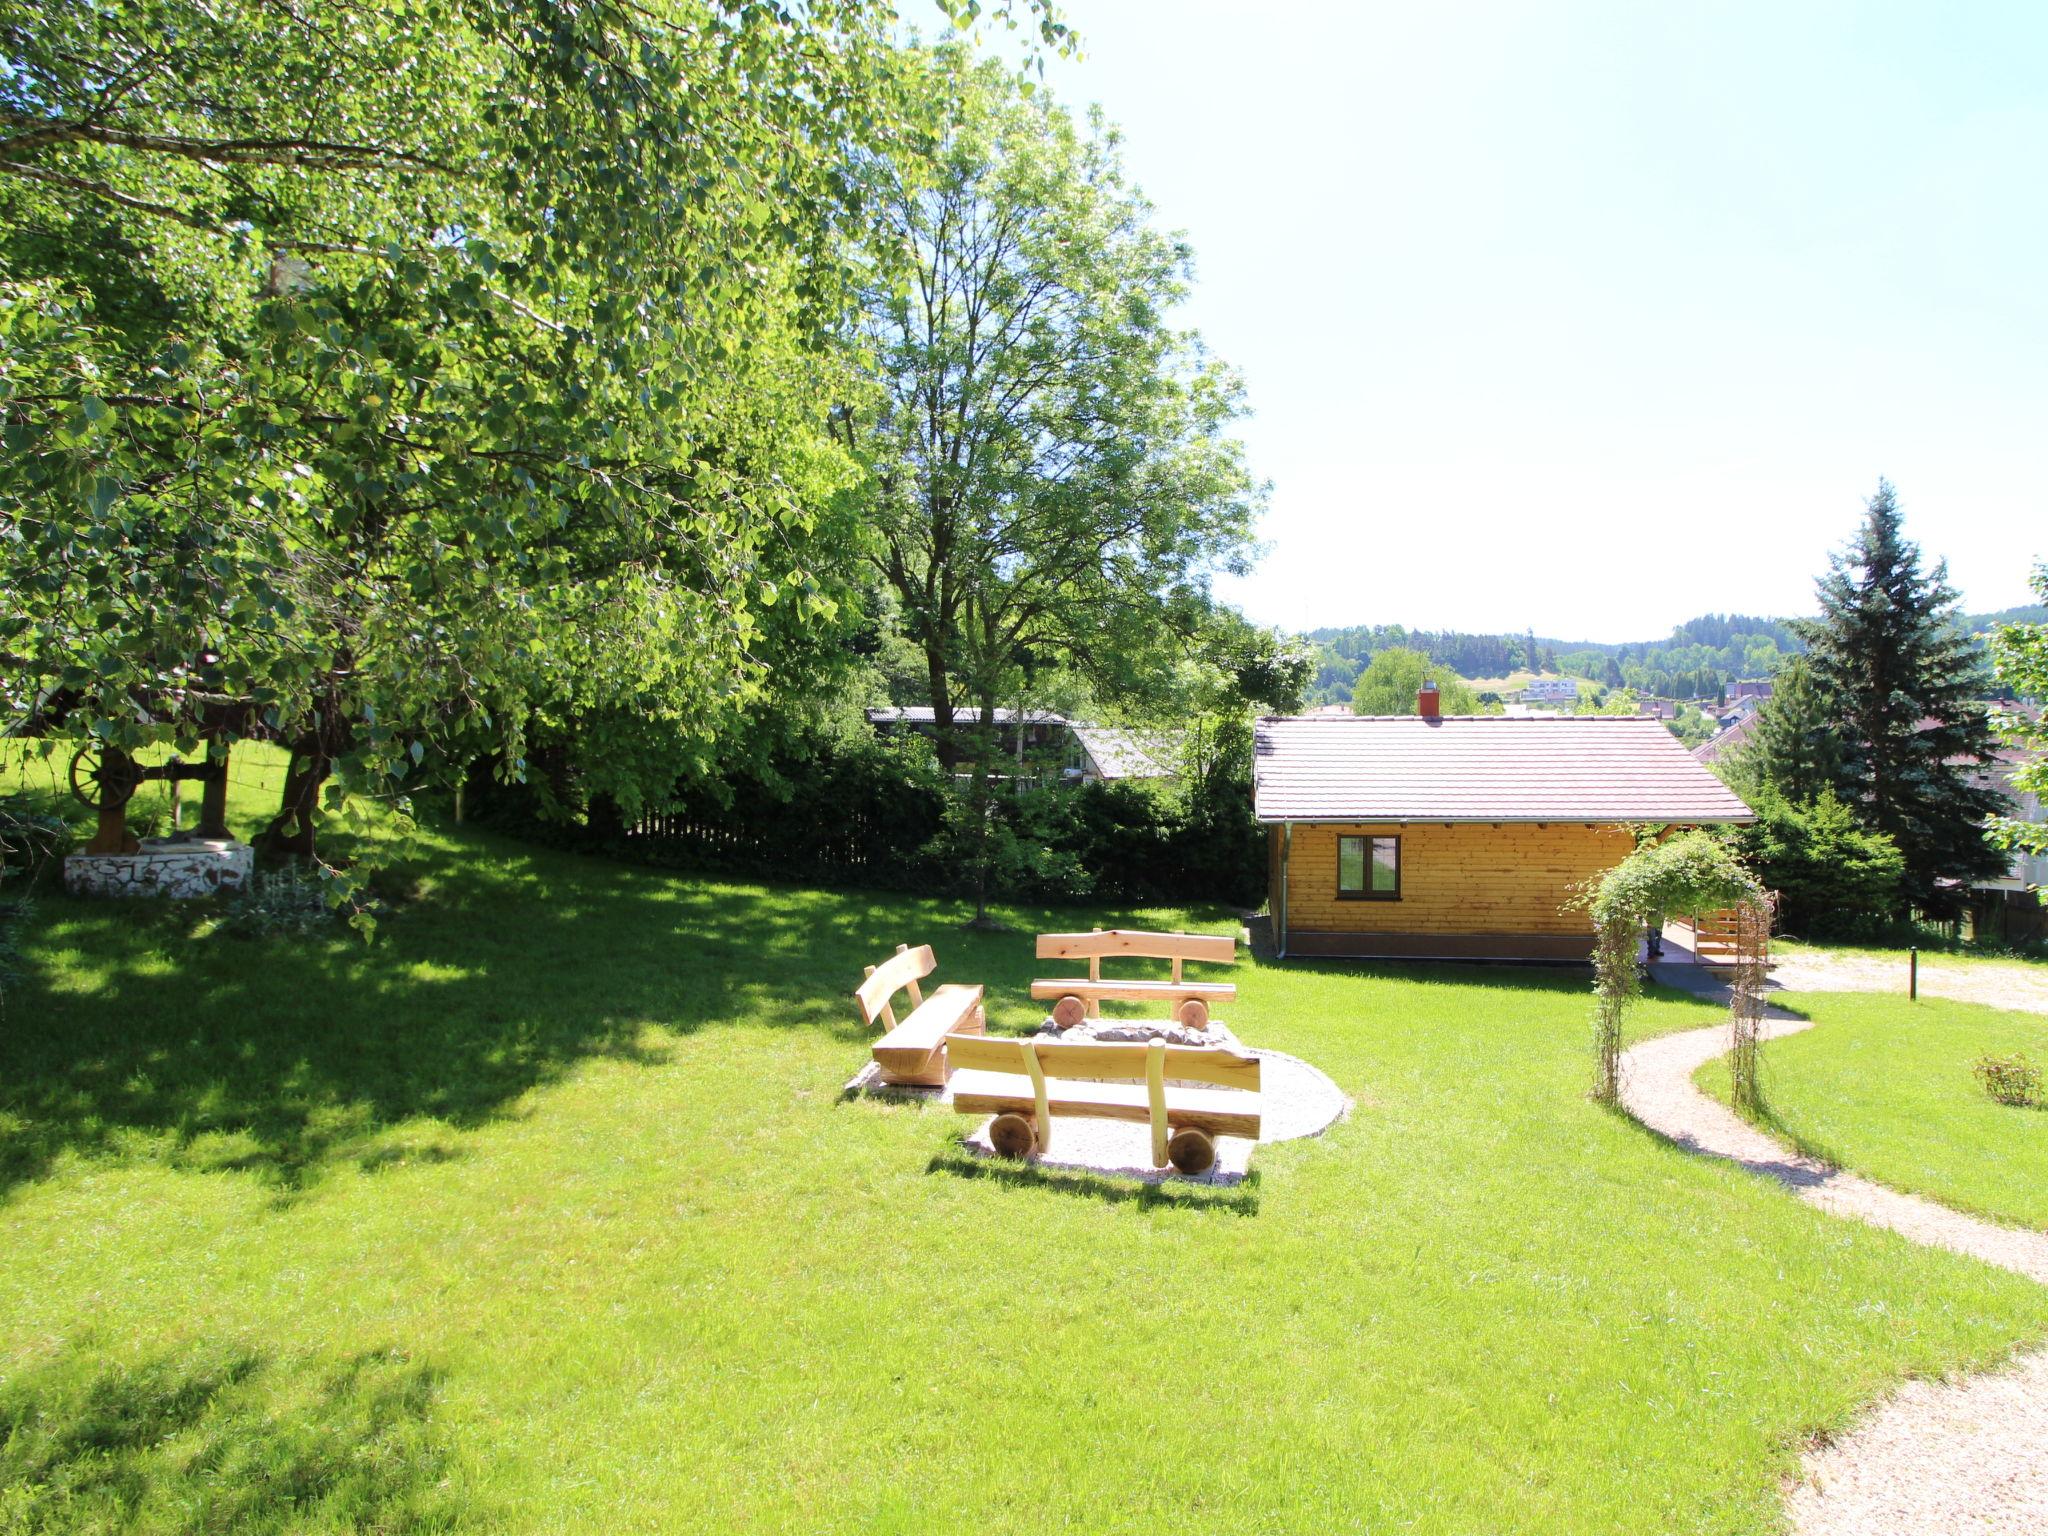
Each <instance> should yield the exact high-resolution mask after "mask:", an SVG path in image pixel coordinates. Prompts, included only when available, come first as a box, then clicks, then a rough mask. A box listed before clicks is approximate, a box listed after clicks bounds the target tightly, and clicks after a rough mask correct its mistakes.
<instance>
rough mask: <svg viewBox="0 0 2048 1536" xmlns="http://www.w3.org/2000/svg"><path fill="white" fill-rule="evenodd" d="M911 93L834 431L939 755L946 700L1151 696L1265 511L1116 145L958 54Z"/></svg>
mask: <svg viewBox="0 0 2048 1536" xmlns="http://www.w3.org/2000/svg"><path fill="white" fill-rule="evenodd" d="M921 80H922V88H923V89H924V90H925V91H926V92H928V93H929V94H930V96H931V98H932V99H933V100H934V101H935V102H936V103H938V107H937V111H938V113H939V117H940V128H939V138H938V142H937V144H936V146H935V147H934V150H933V152H932V153H931V155H930V156H929V158H928V159H927V160H924V161H921V162H917V161H900V162H897V163H895V164H893V165H891V166H889V167H886V168H885V170H884V173H883V181H884V188H883V193H882V204H883V208H884V222H885V225H886V228H887V230H888V238H889V245H888V247H887V248H886V249H885V250H883V251H882V252H880V253H879V254H878V256H877V259H876V263H875V270H874V281H873V282H872V283H871V285H870V288H869V292H868V303H867V314H868V322H869V324H868V333H869V339H870V343H871V346H872V350H873V352H874V355H875V357H876V359H877V362H878V366H879V372H880V378H881V381H882V387H881V388H880V389H879V390H878V391H876V392H875V394H874V395H873V396H871V397H868V398H866V399H864V400H862V401H859V402H857V403H856V404H855V405H854V406H853V407H851V408H849V409H848V410H847V411H846V412H844V413H842V417H841V423H842V428H843V431H844V441H845V442H846V444H847V446H848V448H849V449H850V450H851V451H854V452H856V453H858V454H860V455H861V456H862V457H863V458H864V459H866V460H867V461H868V462H869V463H870V464H871V465H872V467H873V472H874V477H873V481H872V484H873V506H872V509H871V516H872V520H873V525H874V529H875V532H876V542H875V546H874V550H873V555H872V559H873V563H874V566H875V570H876V573H877V576H878V578H879V579H880V580H881V582H882V583H884V584H885V586H886V588H887V589H888V591H889V593H890V594H891V596H892V598H893V600H894V603H895V605H896V609H897V611H898V613H899V614H900V622H901V624H902V626H903V629H904V632H905V633H906V634H907V635H908V636H909V638H910V639H911V640H912V641H913V642H914V643H915V644H916V645H917V647H918V648H919V650H920V651H921V652H922V654H923V658H924V662H925V672H926V688H927V692H928V697H929V698H930V701H931V705H932V708H933V711H934V714H935V716H936V718H937V720H938V722H939V739H940V741H941V743H942V745H943V749H944V750H945V751H947V752H948V753H949V754H950V753H951V752H952V751H953V746H952V741H953V737H952V734H951V732H950V731H949V730H948V725H949V724H950V721H951V720H952V717H953V712H954V709H955V706H956V704H957V703H959V702H961V701H962V700H963V699H964V700H965V701H966V702H970V703H972V704H975V705H977V706H980V707H983V708H991V707H993V706H994V705H996V704H997V703H998V702H1001V701H1004V700H1007V699H1009V698H1011V697H1014V696H1015V695H1016V694H1017V693H1018V692H1019V691H1021V690H1022V689H1024V688H1026V687H1027V686H1028V685H1029V682H1030V679H1031V677H1032V675H1033V674H1034V672H1036V671H1039V670H1042V669H1044V668H1047V667H1051V666H1058V667H1061V668H1065V669H1067V670H1069V671H1071V672H1073V673H1076V674H1077V675H1079V676H1080V677H1081V678H1083V679H1084V680H1085V681H1086V682H1087V684H1088V685H1089V687H1090V688H1091V690H1092V691H1093V692H1094V694H1095V695H1096V696H1097V697H1098V698H1100V699H1112V700H1113V699H1116V698H1120V697H1125V698H1128V697H1141V696H1144V695H1145V694H1147V693H1153V694H1156V693H1158V692H1160V691H1162V682H1163V679H1165V678H1166V677H1167V676H1168V675H1169V674H1170V672H1171V671H1172V669H1173V667H1174V666H1175V664H1176V662H1177V661H1178V660H1179V659H1180V658H1181V657H1183V656H1184V655H1186V654H1187V653H1188V651H1189V650H1190V649H1192V648H1194V647H1196V646H1198V645H1199V643H1200V642H1201V641H1202V639H1203V638H1204V637H1205V635H1206V633H1207V630H1208V627H1209V625H1210V623H1211V620H1212V617H1213V613H1214V609H1213V605H1212V604H1211V602H1210V598H1209V591H1208V581H1209V577H1210V575H1211V574H1212V573H1213V572H1214V571H1216V570H1219V569H1241V568H1242V567H1243V565H1244V562H1245V560H1246V558H1247V557H1248V554H1249V543H1248V541H1249V537H1250V528H1251V520H1252V517H1253V514H1254V512H1255V511H1256V509H1257V506H1258V504H1259V500H1260V495H1261V493H1260V491H1259V488H1258V487H1257V486H1255V485H1254V484H1253V482H1252V480H1251V478H1250V476H1249V474H1248V473H1247V472H1246V470H1245V467H1244V463H1243V458H1242V453H1241V450H1240V448H1239V445H1238V444H1237V442H1236V441H1235V440H1234V439H1233V438H1232V437H1230V436H1229V435H1228V429H1229V427H1230V425H1231V423H1232V422H1233V421H1234V420H1235V418H1236V417H1237V415H1238V413H1239V410H1240V388H1239V384H1238V381H1237V379H1236V378H1235V376H1234V375H1232V374H1231V373H1229V372H1228V371H1227V370H1225V369H1223V368H1221V367H1220V366H1218V365H1217V364H1215V363H1214V362H1213V361H1211V360H1209V359H1208V358H1207V357H1206V356H1205V354H1204V353H1203V352H1202V350H1201V347H1200V344H1199V342H1198V341H1197V339H1196V338H1195V337H1193V336H1192V335H1190V334H1188V333H1186V332H1184V331H1181V330H1178V329H1176V328H1175V327H1174V325H1173V324H1172V322H1171V316H1170V311H1171V310H1172V308H1173V306H1174V305H1175V304H1176V303H1177V301H1178V300H1179V299H1180V298H1181V296H1182V295H1183V293H1184V291H1185V287H1186V282H1187V270H1188V259H1189V258H1188V250H1187V248H1186V246H1185V245H1184V244H1182V243H1181V242H1180V241H1178V240H1176V239H1173V238H1170V237H1168V236H1166V235H1163V234H1161V233H1160V232H1158V231H1157V230H1155V229H1154V228H1153V227H1152V225H1151V208H1150V206H1149V205H1148V204H1147V203H1146V202H1145V201H1144V200H1143V198H1142V197H1141V196H1139V194H1138V193H1137V192H1136V191H1134V190H1133V189H1132V188H1131V187H1130V186H1129V185H1128V183H1127V181H1126V179H1125V176H1124V172H1123V168H1122V165H1121V162H1120V158H1119V153H1118V146H1117V140H1116V138H1115V136H1114V134H1112V133H1110V132H1108V131H1107V130H1106V129H1104V128H1103V127H1102V125H1101V124H1100V122H1099V121H1097V122H1095V123H1093V124H1092V125H1091V126H1090V128H1089V129H1088V130H1087V131H1085V132H1084V131H1083V130H1081V129H1080V128H1078V127H1077V126H1076V125H1075V123H1074V122H1073V120H1072V119H1071V118H1070V117H1069V116H1068V115H1067V113H1066V112H1065V111H1063V110H1062V109H1061V108H1060V107H1059V106H1057V105H1056V104H1055V103H1054V102H1052V101H1051V100H1050V98H1049V97H1048V96H1047V95H1046V94H1045V93H1043V92H1038V93H1035V94H1032V95H1026V94H1025V93H1024V91H1023V89H1022V87H1021V86H1020V85H1019V83H1018V82H1016V81H1015V80H1013V79H1012V78H1010V77H1008V76H1006V75H1005V74H1003V73H1002V72H1001V71H1000V70H998V69H996V68H995V67H993V66H992V65H979V66H977V65H975V64H973V63H972V62H971V61H969V60H968V59H967V58H966V57H965V56H964V55H962V54H961V53H959V52H958V51H957V50H952V49H945V50H941V51H939V52H937V53H936V54H934V55H933V56H932V57H931V58H930V59H929V61H928V65H927V68H926V69H925V70H924V71H923V72H922V75H921Z"/></svg>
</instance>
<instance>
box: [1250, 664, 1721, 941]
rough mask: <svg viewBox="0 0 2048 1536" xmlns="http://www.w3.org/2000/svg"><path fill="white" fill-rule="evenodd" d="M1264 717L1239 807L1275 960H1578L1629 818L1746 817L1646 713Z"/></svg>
mask: <svg viewBox="0 0 2048 1536" xmlns="http://www.w3.org/2000/svg"><path fill="white" fill-rule="evenodd" d="M1436 704H1437V699H1436V694H1435V692H1434V690H1425V691H1424V693H1423V694H1422V695H1421V697H1420V699H1419V700H1418V705H1419V707H1420V708H1421V710H1422V713H1421V714H1419V715H1379V716H1370V715H1362V716H1354V717H1351V718H1348V719H1340V718H1332V717H1324V716H1315V715H1281V716H1269V717H1267V718H1265V719H1262V720H1260V721H1259V722H1258V726H1257V736H1256V757H1255V763H1254V769H1253V790H1252V796H1253V804H1254V809H1255V811H1256V814H1257V817H1258V820H1259V821H1260V823H1262V824H1263V825H1264V826H1265V827H1266V828H1267V829H1268V833H1267V835H1268V839H1269V856H1270V864H1269V869H1268V878H1269V888H1270V893H1271V894H1270V906H1271V911H1272V920H1273V934H1274V941H1275V944H1276V946H1277V948H1278V950H1279V953H1280V954H1282V955H1283V956H1285V955H1334V956H1365V957H1374V956H1407V957H1415V958H1444V959H1460V958H1462V959H1514V960H1583V959H1585V958H1586V957H1587V956H1588V955H1590V954H1591V952H1592V946H1593V925H1592V921H1591V919H1590V918H1588V917H1587V915H1586V914H1585V913H1584V912H1581V911H1576V910H1572V909H1571V905H1570V903H1571V900H1572V896H1573V893H1574V889H1575V888H1576V887H1577V886H1578V885H1579V884H1580V883H1581V882H1583V881H1585V880H1588V879H1590V878H1592V877H1594V876H1596V875H1599V874H1600V873H1601V872H1603V871H1604V870H1607V869H1609V868H1612V867H1613V866H1614V865H1615V864H1616V863H1618V862H1620V860H1621V859H1623V858H1624V857H1626V856H1627V854H1628V853H1629V850H1630V849H1631V848H1632V847H1633V846H1634V842H1633V838H1632V836H1631V832H1630V828H1631V826H1633V825H1635V824H1638V823H1652V824H1656V825H1674V824H1676V825H1686V826H1695V825H1705V824H1713V823H1726V822H1746V821H1751V820H1754V819H1755V818H1754V815H1753V813H1752V812H1751V811H1750V808H1749V807H1748V806H1747V805H1745V804H1743V802H1742V800H1741V799H1740V798H1739V797H1738V796H1737V795H1736V794H1735V793H1734V792H1733V791H1732V790H1730V789H1729V788H1728V787H1727V786H1726V785H1725V784H1723V783H1722V782H1721V781H1720V780H1719V779H1717V778H1715V777H1714V775H1713V774H1712V773H1711V772H1709V771H1708V770H1707V768H1706V767H1705V766H1703V765H1702V764H1701V763H1699V762H1697V761H1696V760H1695V759H1694V758H1693V757H1692V755H1691V754H1690V753H1688V752H1687V751H1686V749H1685V747H1684V746H1683V745H1682V744H1681V743H1680V742H1679V741H1678V739H1677V738H1676V737H1675V736H1673V735H1672V734H1671V733H1670V732H1669V731H1668V730H1666V729H1665V728H1664V726H1663V725H1662V724H1661V723H1660V722H1658V721H1656V720H1646V719H1631V718H1623V717H1617V716H1568V717H1560V718H1556V719H1530V718H1515V717H1512V716H1504V715H1459V716H1450V717H1445V716H1442V715H1440V714H1439V713H1437V710H1436Z"/></svg>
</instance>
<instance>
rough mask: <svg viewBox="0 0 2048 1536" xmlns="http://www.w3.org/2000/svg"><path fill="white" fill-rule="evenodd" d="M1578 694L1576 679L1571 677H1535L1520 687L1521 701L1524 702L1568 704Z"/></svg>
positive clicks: (1576, 697)
mask: <svg viewBox="0 0 2048 1536" xmlns="http://www.w3.org/2000/svg"><path fill="white" fill-rule="evenodd" d="M1578 696H1579V684H1578V679H1576V678H1571V677H1535V678H1531V679H1530V680H1529V681H1528V683H1527V684H1525V685H1524V686H1523V688H1522V702H1523V703H1525V704H1556V703H1565V704H1569V703H1573V702H1574V701H1576V700H1577V699H1578Z"/></svg>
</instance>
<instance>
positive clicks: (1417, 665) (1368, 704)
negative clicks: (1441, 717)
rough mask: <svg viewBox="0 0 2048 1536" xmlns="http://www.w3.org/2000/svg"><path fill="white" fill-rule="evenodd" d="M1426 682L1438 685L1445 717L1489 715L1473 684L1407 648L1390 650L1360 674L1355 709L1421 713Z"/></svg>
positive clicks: (1369, 712)
mask: <svg viewBox="0 0 2048 1536" xmlns="http://www.w3.org/2000/svg"><path fill="white" fill-rule="evenodd" d="M1425 682H1433V683H1435V684H1436V687H1437V708H1438V709H1439V710H1440V711H1441V712H1442V713H1444V714H1447V715H1478V714H1484V713H1485V711H1484V710H1483V709H1482V708H1481V707H1480V704H1479V695H1478V694H1476V693H1474V692H1473V691H1472V687H1471V685H1470V684H1469V683H1466V682H1465V681H1464V680H1463V679H1462V678H1460V677H1458V675H1457V674H1456V673H1454V672H1452V671H1451V670H1450V668H1448V667H1444V666H1439V665H1438V664H1437V663H1435V662H1433V661H1431V660H1430V659H1429V657H1427V656H1425V655H1424V654H1423V653H1422V652H1421V651H1417V650H1411V649H1410V648H1409V647H1407V646H1403V645H1392V646H1388V647H1387V648H1386V649H1385V650H1383V651H1381V652H1379V653H1378V654H1377V655H1375V656H1374V657H1373V659H1372V661H1371V663H1370V664H1369V665H1367V667H1366V669H1365V670H1364V671H1363V672H1361V673H1359V674H1358V682H1357V684H1356V685H1355V686H1354V687H1353V688H1352V690H1351V708H1352V710H1353V712H1355V713H1357V714H1361V715H1412V714H1414V713H1416V709H1417V705H1416V699H1415V695H1416V693H1417V692H1418V691H1419V690H1420V689H1421V687H1422V685H1423V684H1424V683H1425Z"/></svg>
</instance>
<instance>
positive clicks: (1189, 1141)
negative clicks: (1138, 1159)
mask: <svg viewBox="0 0 2048 1536" xmlns="http://www.w3.org/2000/svg"><path fill="white" fill-rule="evenodd" d="M1166 1160H1167V1161H1168V1162H1169V1163H1171V1164H1173V1166H1174V1167H1176V1168H1178V1169H1179V1170H1180V1171H1181V1172H1182V1173H1186V1174H1197V1173H1207V1172H1208V1171H1209V1170H1210V1169H1211V1168H1214V1167H1215V1166H1216V1143H1215V1142H1213V1141H1211V1140H1210V1139H1209V1134H1208V1132H1206V1131H1198V1130H1196V1129H1195V1128H1194V1127H1193V1126H1191V1125H1187V1126H1182V1127H1181V1128H1180V1129H1179V1130H1177V1131H1175V1132H1174V1133H1173V1140H1171V1141H1169V1142H1168V1143H1167V1144H1166Z"/></svg>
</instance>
